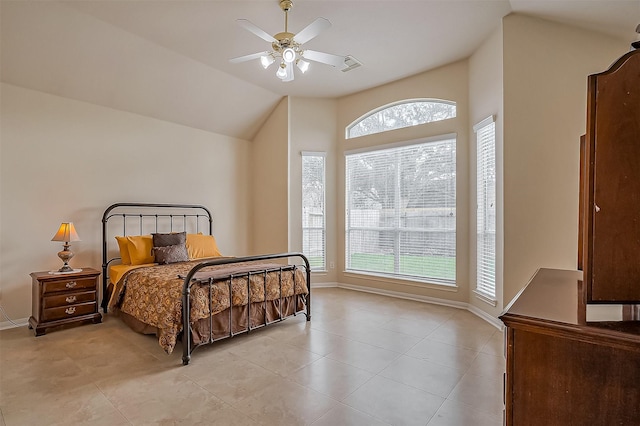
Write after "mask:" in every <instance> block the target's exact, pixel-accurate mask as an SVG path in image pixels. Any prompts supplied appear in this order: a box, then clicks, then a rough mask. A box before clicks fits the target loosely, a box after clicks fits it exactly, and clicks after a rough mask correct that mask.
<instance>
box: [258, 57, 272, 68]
mask: <svg viewBox="0 0 640 426" xmlns="http://www.w3.org/2000/svg"><path fill="white" fill-rule="evenodd" d="M275 61H276V60H275V58H274V57H273V56H272V55H264V56H260V63H261V64H262V68H264V69H265V70H266V69H267V68H269V66H270V65H271V64H272V63H274V62H275Z"/></svg>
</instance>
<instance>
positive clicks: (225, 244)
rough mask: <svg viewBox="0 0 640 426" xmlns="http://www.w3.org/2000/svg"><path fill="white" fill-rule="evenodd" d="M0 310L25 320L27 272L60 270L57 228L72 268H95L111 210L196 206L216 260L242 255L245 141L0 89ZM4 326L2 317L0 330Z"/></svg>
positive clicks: (245, 213)
mask: <svg viewBox="0 0 640 426" xmlns="http://www.w3.org/2000/svg"><path fill="white" fill-rule="evenodd" d="M0 90H1V102H2V103H1V111H2V114H1V121H0V129H1V133H0V140H1V145H0V153H1V161H2V163H1V171H0V181H1V183H0V185H1V195H0V204H1V209H0V210H1V211H2V216H1V221H0V232H1V235H2V237H1V238H0V256H1V258H0V291H1V293H0V304H1V305H2V306H3V308H4V309H5V310H6V311H7V314H8V315H9V316H10V317H11V318H13V319H24V318H26V317H28V316H29V315H30V314H31V281H30V277H29V273H30V272H32V271H43V270H50V269H58V268H59V267H60V266H61V262H60V260H59V259H58V257H57V256H56V253H57V252H58V251H59V250H60V249H61V245H60V244H59V243H54V242H51V241H50V240H51V238H52V237H53V234H54V233H55V231H56V229H57V227H58V226H59V225H60V222H63V221H72V222H74V224H75V226H76V229H77V231H78V234H79V236H80V238H81V239H82V241H80V242H76V243H73V244H72V245H71V250H72V251H73V252H74V253H75V257H74V258H73V259H72V260H71V265H72V266H74V267H82V266H90V267H93V268H96V269H100V268H101V252H100V241H101V219H102V213H103V211H104V209H105V208H106V207H107V206H109V205H110V204H112V203H115V202H125V201H139V202H167V203H169V202H172V203H198V204H204V205H206V206H208V207H209V208H210V209H211V211H212V213H213V216H214V233H215V235H216V237H217V240H218V244H219V246H220V249H221V251H222V252H223V254H230V255H242V254H246V253H247V252H248V250H249V231H248V227H249V223H250V222H249V216H248V210H249V208H248V207H249V203H250V200H249V185H250V180H249V178H248V176H247V174H246V171H247V169H248V168H249V166H250V161H249V160H250V146H251V144H250V142H248V141H243V140H239V139H233V138H229V137H226V136H221V135H217V134H214V133H210V132H206V131H202V130H196V129H193V128H189V127H185V126H182V125H178V124H174V123H169V122H166V121H161V120H157V119H152V118H148V117H143V116H139V115H136V114H132V113H127V112H123V111H117V110H113V109H110V108H105V107H101V106H97V105H93V104H88V103H85V102H80V101H75V100H70V99H66V98H61V97H58V96H53V95H48V94H45V93H42V92H38V91H33V90H28V89H23V88H20V87H17V86H13V85H9V84H4V83H3V84H2V85H1V86H0ZM2 321H5V318H0V322H2Z"/></svg>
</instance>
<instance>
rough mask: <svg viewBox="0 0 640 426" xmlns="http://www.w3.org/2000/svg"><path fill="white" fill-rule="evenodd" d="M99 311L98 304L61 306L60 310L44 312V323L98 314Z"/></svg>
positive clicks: (50, 309) (46, 310)
mask: <svg viewBox="0 0 640 426" xmlns="http://www.w3.org/2000/svg"><path fill="white" fill-rule="evenodd" d="M97 309H98V305H97V303H96V302H89V303H81V304H76V305H70V306H61V307H59V308H49V309H45V310H44V321H54V320H59V319H63V318H73V317H77V316H81V315H87V314H92V313H94V312H97Z"/></svg>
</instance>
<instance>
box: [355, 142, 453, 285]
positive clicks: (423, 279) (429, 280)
mask: <svg viewBox="0 0 640 426" xmlns="http://www.w3.org/2000/svg"><path fill="white" fill-rule="evenodd" d="M446 141H453V145H454V149H455V153H454V173H455V174H456V176H455V181H454V184H453V188H454V193H455V202H454V210H457V207H458V201H457V200H458V199H457V189H458V188H457V186H458V176H457V161H458V158H457V149H458V147H457V142H458V140H457V134H456V133H448V134H443V135H438V136H433V137H426V138H420V139H414V140H410V141H403V142H397V143H391V144H384V145H377V146H375V147H366V148H361V149H354V150H349V151H345V153H344V155H345V250H344V254H345V273H347V274H355V275H370V276H378V277H384V278H392V279H398V280H403V281H411V282H416V283H419V285H421V286H422V285H428V284H434V285H436V286H437V287H438V288H443V287H444V288H447V287H448V288H456V287H457V278H458V276H457V275H458V274H457V256H458V250H457V234H458V228H457V226H458V223H457V213H456V214H455V215H454V218H455V219H454V220H455V225H454V237H453V241H454V246H453V251H454V253H455V255H454V257H453V259H454V267H453V278H452V279H441V278H436V277H428V276H417V275H410V274H398V273H395V272H394V273H386V272H380V271H370V270H362V269H351V268H350V262H349V257H350V254H351V249H350V238H349V232H350V230H365V229H364V228H363V227H361V226H356V227H350V225H351V224H350V221H349V220H350V219H349V210H350V208H351V203H350V199H349V197H350V192H349V161H348V157H349V156H351V155H357V154H363V153H374V152H377V151H386V150H391V149H397V148H403V147H411V146H417V145H421V144H429V143H437V142H446ZM353 228H356V229H353ZM403 229H404V228H396V229H390V228H384V229H382V228H380V227H372V228H371V229H370V230H371V231H381V230H384V231H391V232H395V233H402V232H408V230H407V229H404V230H403ZM420 232H429V230H426V231H420ZM397 256H399V254H398V253H395V250H394V258H395V257H397ZM395 262H397V260H395Z"/></svg>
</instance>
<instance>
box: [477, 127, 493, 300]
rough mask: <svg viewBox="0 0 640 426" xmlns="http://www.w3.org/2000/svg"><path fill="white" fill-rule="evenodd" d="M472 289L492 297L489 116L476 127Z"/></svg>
mask: <svg viewBox="0 0 640 426" xmlns="http://www.w3.org/2000/svg"><path fill="white" fill-rule="evenodd" d="M474 130H475V131H476V141H477V164H476V166H477V179H476V185H477V188H476V189H477V192H476V193H477V235H476V236H477V240H476V253H477V254H476V277H477V278H476V292H477V293H479V294H480V296H484V297H485V298H488V299H489V300H495V298H496V140H495V122H494V119H493V117H489V118H488V119H486V120H483V121H482V122H480V123H479V124H477V125H476V126H474Z"/></svg>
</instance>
